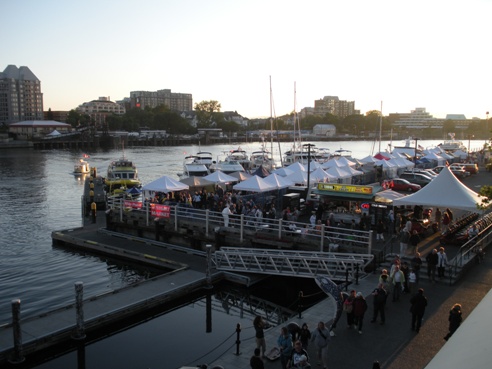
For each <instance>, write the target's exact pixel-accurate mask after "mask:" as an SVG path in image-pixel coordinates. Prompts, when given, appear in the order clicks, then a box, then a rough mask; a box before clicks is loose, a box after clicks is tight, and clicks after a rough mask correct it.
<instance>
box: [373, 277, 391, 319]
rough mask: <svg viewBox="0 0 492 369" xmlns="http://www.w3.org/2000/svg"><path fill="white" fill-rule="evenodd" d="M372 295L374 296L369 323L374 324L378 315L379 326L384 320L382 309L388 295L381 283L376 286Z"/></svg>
mask: <svg viewBox="0 0 492 369" xmlns="http://www.w3.org/2000/svg"><path fill="white" fill-rule="evenodd" d="M372 295H373V296H374V300H373V304H374V312H373V314H372V320H371V323H375V322H376V320H377V318H378V315H380V316H381V325H383V324H384V322H385V320H386V317H385V312H384V309H385V307H386V299H387V297H388V294H387V292H386V290H385V289H384V286H383V284H382V283H379V284H378V287H377V288H376V289H375V290H374V291H373V292H372Z"/></svg>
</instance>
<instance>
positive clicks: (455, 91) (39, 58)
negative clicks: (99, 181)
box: [0, 0, 492, 119]
mask: <svg viewBox="0 0 492 369" xmlns="http://www.w3.org/2000/svg"><path fill="white" fill-rule="evenodd" d="M0 14H2V22H0V34H1V35H2V43H1V52H0V71H3V70H4V69H5V68H6V67H7V66H8V65H11V64H13V65H16V66H17V67H20V66H27V67H29V69H30V70H31V71H32V72H33V73H34V74H35V75H36V77H37V78H38V79H39V80H40V81H41V91H42V92H43V99H44V110H48V109H49V108H51V110H70V109H74V108H76V107H77V106H78V105H80V104H82V103H84V102H87V101H91V100H95V99H98V98H99V97H101V96H105V97H110V99H111V100H112V101H116V100H122V99H123V98H125V97H129V96H130V92H131V91H157V90H160V89H170V90H171V91H172V92H176V93H190V94H192V95H193V103H197V102H200V101H204V100H217V101H218V102H219V103H220V104H221V107H222V108H221V111H237V112H238V113H239V114H241V115H242V116H244V117H248V118H256V117H269V116H270V115H272V116H281V115H283V114H288V113H291V112H292V111H294V109H295V110H296V111H300V110H301V109H302V108H304V107H314V101H315V100H317V99H321V98H323V97H324V96H338V97H339V98H340V99H341V100H346V101H354V102H355V108H356V109H358V110H360V112H361V113H362V114H365V113H366V112H367V111H371V110H381V105H382V112H383V115H388V114H390V113H409V112H410V111H411V110H414V109H415V108H417V107H419V108H421V107H422V108H426V111H427V112H429V113H430V114H431V115H432V116H434V117H436V118H445V116H446V115H447V114H464V115H465V116H466V118H472V117H478V118H481V119H484V118H486V112H487V111H489V109H492V104H491V102H492V100H491V96H490V92H489V91H490V88H489V86H491V78H492V72H491V62H490V60H491V54H492V45H491V44H490V35H491V31H490V26H489V24H490V17H491V14H492V0H468V1H454V0H447V1H441V0H426V1H421V0H414V1H398V0H391V1H386V0H381V1H379V0H372V1H368V0H345V1H340V0H336V1H333V0H306V1H298V0H296V1H291V0H281V1H277V0H261V1H260V0H245V1H242V0H208V1H205V0H179V1H177V0H140V1H135V0H132V1H129V0H106V1H95V0H84V1H66V0H43V1H39V0H20V1H8V0H0ZM270 81H271V82H270ZM270 101H272V104H271V103H270ZM491 112H492V110H491Z"/></svg>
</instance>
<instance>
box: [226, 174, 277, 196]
mask: <svg viewBox="0 0 492 369" xmlns="http://www.w3.org/2000/svg"><path fill="white" fill-rule="evenodd" d="M232 188H233V189H235V190H237V191H249V192H265V191H273V190H276V189H277V186H275V185H273V184H270V183H268V182H266V181H265V180H264V179H263V178H261V177H258V176H253V177H251V178H248V179H247V180H245V181H243V182H241V183H238V184H237V185H234V186H233V187H232Z"/></svg>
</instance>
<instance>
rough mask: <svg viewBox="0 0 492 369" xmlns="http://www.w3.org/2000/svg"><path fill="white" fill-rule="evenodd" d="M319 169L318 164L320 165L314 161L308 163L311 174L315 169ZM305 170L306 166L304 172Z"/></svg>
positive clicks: (319, 165)
mask: <svg viewBox="0 0 492 369" xmlns="http://www.w3.org/2000/svg"><path fill="white" fill-rule="evenodd" d="M320 167H321V164H320V163H318V162H317V161H316V160H311V161H310V162H309V170H310V171H311V172H312V171H313V170H316V169H318V168H320ZM307 168H308V166H307V164H306V170H307Z"/></svg>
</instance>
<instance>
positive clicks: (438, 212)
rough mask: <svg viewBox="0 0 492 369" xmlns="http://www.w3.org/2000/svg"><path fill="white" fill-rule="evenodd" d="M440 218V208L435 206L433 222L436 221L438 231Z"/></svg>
mask: <svg viewBox="0 0 492 369" xmlns="http://www.w3.org/2000/svg"><path fill="white" fill-rule="evenodd" d="M441 219H442V214H441V210H439V208H436V212H435V213H434V222H435V223H436V225H437V229H438V230H439V231H440V230H441Z"/></svg>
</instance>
